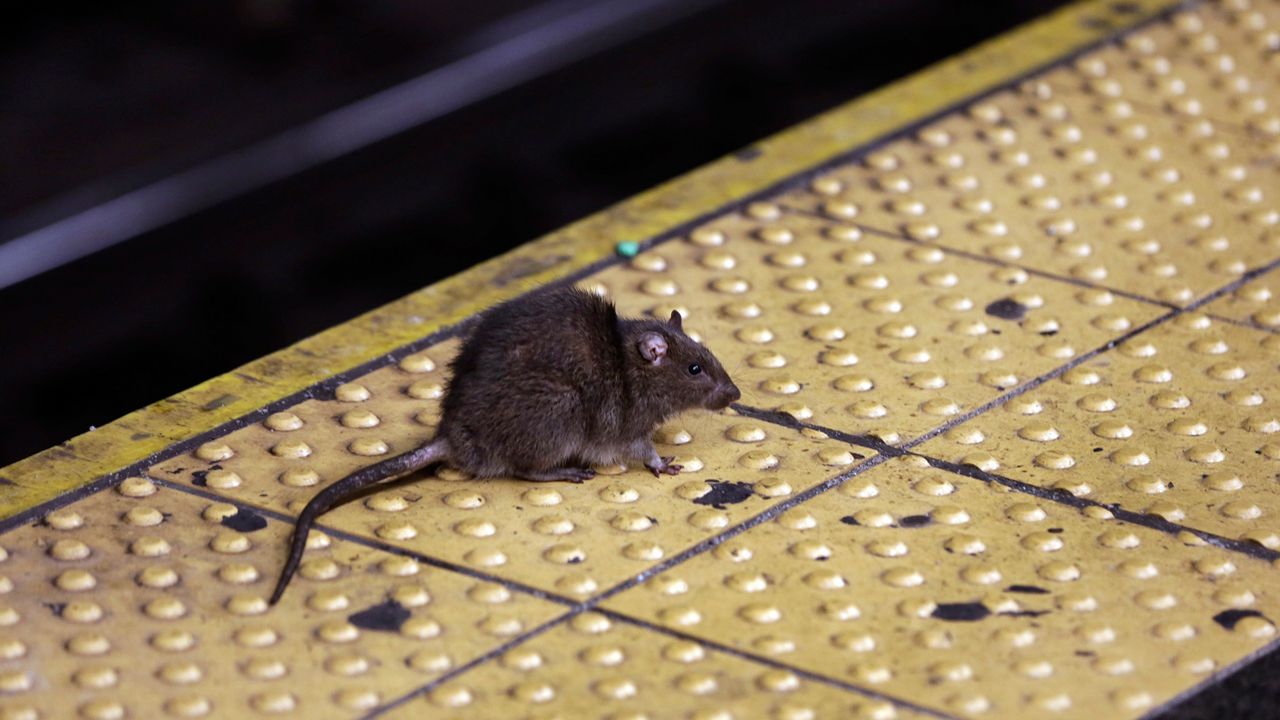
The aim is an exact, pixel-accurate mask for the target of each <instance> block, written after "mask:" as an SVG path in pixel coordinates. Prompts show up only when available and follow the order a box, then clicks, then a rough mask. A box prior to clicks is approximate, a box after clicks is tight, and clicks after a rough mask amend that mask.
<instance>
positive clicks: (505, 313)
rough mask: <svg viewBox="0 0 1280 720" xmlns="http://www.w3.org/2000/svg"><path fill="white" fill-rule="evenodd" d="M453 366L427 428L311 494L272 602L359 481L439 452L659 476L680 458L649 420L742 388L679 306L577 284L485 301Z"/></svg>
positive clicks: (483, 466) (554, 470) (455, 458)
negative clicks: (437, 415)
mask: <svg viewBox="0 0 1280 720" xmlns="http://www.w3.org/2000/svg"><path fill="white" fill-rule="evenodd" d="M694 365H696V366H697V368H698V370H699V371H698V372H692V369H693V366H694ZM450 368H451V370H452V377H451V379H450V381H449V385H448V389H447V390H446V393H445V397H444V402H443V416H442V418H441V421H440V427H439V429H438V431H437V433H436V437H435V438H434V439H433V440H431V441H430V442H428V443H426V444H425V445H423V446H421V447H418V448H415V449H414V450H411V451H410V452H407V453H404V454H402V455H398V456H396V457H393V458H390V459H388V460H384V461H382V462H380V463H377V464H376V465H371V466H369V467H366V468H363V469H361V470H358V471H356V472H355V473H352V474H351V475H348V476H347V477H345V478H343V479H342V480H339V481H338V482H336V483H333V484H332V485H330V486H328V487H326V488H325V489H324V490H322V491H321V492H320V493H318V494H317V495H316V496H315V497H314V498H312V500H311V501H310V502H309V503H307V506H306V507H305V508H304V509H303V511H302V512H301V513H300V514H299V516H298V523H297V526H296V527H295V529H294V536H293V541H292V543H291V546H290V553H289V558H288V560H287V561H286V563H285V567H284V569H283V571H282V572H281V575H280V580H279V582H278V583H277V585H276V589H275V592H274V593H273V594H272V596H271V603H272V604H274V603H275V602H276V601H277V600H279V599H280V596H281V595H282V594H283V593H284V589H285V587H286V586H287V585H288V583H289V579H290V578H291V577H292V575H293V573H294V571H295V570H296V569H297V566H298V563H299V562H300V561H301V559H302V552H303V550H304V549H305V548H306V538H307V533H308V531H309V530H310V528H311V525H312V524H313V523H314V522H315V520H316V518H318V517H319V516H320V515H322V514H324V513H325V512H327V511H329V510H330V509H332V508H333V507H335V506H336V505H338V504H340V503H341V502H342V500H343V499H344V498H347V497H350V496H351V494H352V493H354V492H356V491H358V490H360V489H361V488H364V487H366V486H368V485H371V484H373V483H376V482H379V481H381V480H385V479H387V478H390V477H394V476H396V475H403V474H405V473H407V472H411V471H413V470H418V469H420V468H423V467H425V466H427V465H432V464H435V463H439V462H446V463H448V464H449V465H451V466H453V467H455V468H457V469H459V470H462V471H464V472H466V473H468V474H471V475H473V476H475V477H499V476H514V477H518V478H521V479H524V480H535V481H544V480H568V481H573V482H581V481H582V480H585V479H588V478H590V477H592V476H594V475H595V472H594V471H593V470H591V468H590V466H591V465H602V464H610V463H614V462H618V461H620V460H624V459H637V460H642V461H643V462H644V464H645V467H647V468H649V470H650V471H651V472H653V474H654V475H655V476H656V475H659V474H662V473H667V474H672V475H674V474H676V473H678V472H679V471H680V466H678V465H672V464H670V460H671V458H663V457H659V455H658V451H657V449H656V448H654V446H653V443H652V442H651V441H650V439H649V436H650V434H651V433H652V432H653V430H654V429H655V428H656V427H657V426H658V425H659V424H660V423H662V422H663V421H664V420H666V419H667V418H669V417H671V416H673V415H675V414H677V413H679V412H681V411H683V410H689V409H693V408H706V409H710V410H719V409H722V408H724V407H727V406H728V405H729V404H730V403H732V402H734V401H735V400H737V399H738V398H739V397H740V393H739V392H738V388H737V387H736V386H735V385H734V384H733V381H732V380H731V379H730V378H729V376H728V374H727V373H726V372H725V370H724V368H723V367H721V365H720V362H719V361H718V360H716V358H715V356H714V355H712V354H711V352H710V351H708V350H707V349H706V348H704V347H702V346H701V345H699V344H698V343H696V342H694V341H693V340H692V339H691V338H689V336H687V335H685V334H684V330H683V328H682V326H681V319H680V315H679V314H678V313H675V312H673V313H672V314H671V319H670V320H669V321H667V322H661V321H658V320H643V319H626V318H619V317H618V313H617V311H616V310H615V309H614V306H613V303H611V302H609V301H608V300H605V299H604V298H601V297H598V296H596V295H592V294H590V293H586V292H582V291H580V290H576V289H572V288H566V289H551V290H542V291H538V292H535V293H532V294H530V295H528V296H525V297H523V298H518V299H516V300H512V301H509V302H507V303H504V304H502V305H499V306H497V307H495V308H493V309H491V310H489V311H488V312H486V313H485V314H484V315H483V316H482V317H481V319H480V322H479V323H478V324H477V326H476V328H475V329H474V330H473V331H472V332H471V334H470V335H469V336H468V337H467V338H466V340H464V341H463V344H462V348H461V350H459V352H458V354H457V356H455V357H454V359H453V361H452V362H451V363H450Z"/></svg>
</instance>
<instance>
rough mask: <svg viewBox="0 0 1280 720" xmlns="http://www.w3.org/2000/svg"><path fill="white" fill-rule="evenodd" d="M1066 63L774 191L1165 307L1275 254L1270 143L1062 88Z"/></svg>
mask: <svg viewBox="0 0 1280 720" xmlns="http://www.w3.org/2000/svg"><path fill="white" fill-rule="evenodd" d="M1092 57H1093V56H1092V55H1090V56H1086V59H1088V58H1092ZM1082 62H1085V61H1082ZM1070 74H1071V72H1070V71H1069V70H1063V69H1058V70H1051V71H1049V72H1047V73H1045V74H1044V75H1043V76H1041V77H1038V78H1036V79H1033V80H1030V81H1027V82H1026V83H1023V85H1022V86H1021V87H1020V88H1019V89H1017V90H1009V91H1002V92H999V93H996V94H995V95H993V96H991V97H989V98H987V99H984V100H983V101H981V102H978V103H976V104H974V105H972V106H969V107H968V108H966V109H964V110H963V111H961V112H956V113H952V114H949V115H947V116H945V117H943V118H941V119H939V120H937V121H936V122H933V123H931V124H929V125H927V126H925V127H924V128H922V129H921V130H919V131H918V132H916V133H915V134H914V135H913V136H911V137H908V138H903V139H901V140H897V141H895V142H891V143H888V144H887V145H885V146H884V147H883V148H881V149H878V150H877V151H875V152H873V153H871V154H869V155H867V156H866V157H864V158H862V159H861V160H859V161H856V162H852V163H849V164H845V165H841V166H837V167H835V168H833V169H831V170H830V171H827V172H824V173H823V174H822V175H820V176H818V177H817V178H815V179H814V180H813V181H812V182H811V183H810V185H809V187H808V188H806V189H803V190H798V191H793V192H790V193H788V194H786V195H784V196H783V197H782V198H781V199H780V201H779V202H781V203H782V204H783V205H786V206H788V207H793V208H796V209H799V210H803V211H806V212H812V213H815V214H821V215H824V216H827V217H831V218H834V219H840V220H843V221H844V222H848V223H854V224H857V225H859V226H862V227H864V228H867V229H874V230H877V231H880V232H884V233H888V234H892V235H896V236H900V237H904V238H911V239H915V240H918V241H923V242H928V243H935V244H938V245H940V246H943V247H947V248H953V249H956V250H958V251H963V252H966V253H972V254H974V255H977V256H980V257H986V258H990V259H992V260H996V261H1001V262H1007V263H1012V264H1015V265H1018V266H1021V267H1026V268H1030V269H1035V270H1039V271H1042V272H1046V273H1051V274H1053V275H1056V276H1059V277H1063V278H1069V279H1071V280H1074V281H1079V282H1085V283H1090V284H1094V285H1098V286H1102V287H1108V288H1111V289H1114V290H1118V291H1121V292H1126V293H1132V294H1135V295H1139V296H1142V297H1145V298H1147V299H1150V300H1152V301H1155V302H1161V303H1167V304H1171V305H1186V304H1188V303H1190V302H1192V301H1194V300H1196V299H1197V298H1199V297H1202V296H1204V295H1205V294H1206V293H1208V292H1210V291H1213V290H1216V289H1217V288H1219V287H1221V286H1222V285H1224V284H1226V283H1227V282H1229V281H1231V280H1232V279H1234V278H1236V277H1238V276H1240V275H1241V274H1243V273H1245V272H1246V271H1248V270H1250V269H1253V268H1258V267H1262V266H1264V265H1266V264H1267V263H1269V262H1271V261H1273V260H1275V259H1276V258H1277V257H1280V226H1278V223H1280V210H1278V209H1277V208H1278V207H1280V206H1278V205H1277V195H1276V190H1275V189H1276V188H1277V187H1280V163H1277V162H1276V156H1275V153H1274V152H1271V151H1269V150H1267V148H1266V147H1265V146H1264V145H1263V144H1262V143H1260V142H1258V141H1255V140H1253V139H1251V138H1250V137H1248V136H1245V135H1243V134H1241V133H1231V132H1225V131H1223V130H1222V129H1221V128H1220V127H1219V126H1218V125H1216V124H1215V123H1214V122H1213V121H1210V120H1208V119H1206V118H1202V117H1178V116H1174V115H1172V114H1166V115H1161V114H1157V113H1154V112H1148V111H1145V110H1143V109H1142V108H1141V107H1139V106H1136V105H1135V104H1133V103H1131V102H1129V101H1127V100H1123V99H1113V98H1106V97H1103V98H1095V97H1093V96H1091V95H1087V94H1079V93H1071V92H1061V91H1059V89H1058V87H1057V86H1058V85H1059V84H1060V83H1061V82H1062V81H1061V80H1060V79H1061V76H1063V75H1070Z"/></svg>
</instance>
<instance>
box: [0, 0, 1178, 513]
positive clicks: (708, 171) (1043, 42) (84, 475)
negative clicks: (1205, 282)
mask: <svg viewBox="0 0 1280 720" xmlns="http://www.w3.org/2000/svg"><path fill="white" fill-rule="evenodd" d="M1173 4H1175V3H1171V2H1168V1H1167V0H1138V1H1136V2H1130V3H1127V4H1126V7H1127V8H1129V9H1130V12H1125V13H1121V12H1117V11H1116V10H1115V8H1114V7H1113V6H1114V5H1115V3H1112V2H1107V1H1104V0H1089V1H1086V2H1080V3H1077V4H1074V5H1071V6H1069V7H1067V8H1065V9H1063V10H1062V11H1059V12H1057V13H1055V14H1053V15H1050V16H1047V17H1045V18H1043V19H1041V20H1038V21H1035V22H1032V23H1030V24H1028V25H1027V26H1025V27H1023V28H1021V29H1019V30H1018V31H1016V32H1014V33H1010V34H1008V35H1005V36H1002V37H1000V38H997V39H995V40H992V41H990V42H987V43H985V44H983V45H980V46H978V47H976V48H974V49H972V50H970V51H968V52H966V53H963V54H961V55H958V56H956V57H954V58H952V59H949V60H947V61H944V62H942V63H940V64H938V65H936V66H934V67H932V68H929V69H928V70H926V71H924V72H922V73H919V74H917V75H914V76H912V77H909V78H907V79H905V80H903V81H901V82H898V83H896V84H893V85H891V86H889V87H887V88H885V89H883V90H880V91H877V92H874V93H872V94H870V95H867V96H865V97H863V98H861V99H859V100H856V101H853V102H851V103H849V104H847V105H844V106H841V107H839V108H837V109H835V110H833V111H831V112H829V113H826V114H824V115H820V116H818V117H816V118H814V119H813V120H810V121H808V122H806V123H804V124H802V125H800V126H798V127H796V128H793V129H791V130H787V131H785V132H783V133H781V134H779V135H777V136H775V137H772V138H769V139H767V140H764V141H762V142H760V143H758V144H757V145H756V147H757V148H758V149H759V150H760V151H761V154H760V155H759V156H758V157H756V158H755V159H754V160H752V161H750V162H744V161H741V160H738V159H736V158H733V157H728V158H725V159H722V160H719V161H716V162H714V163H712V164H710V165H708V166H706V167H704V168H701V169H699V170H696V171H694V172H692V173H690V174H688V175H686V176H683V177H680V178H677V179H675V180H673V181H671V182H669V183H666V184H664V185H661V186H659V187H657V188H655V189H653V190H650V191H648V192H645V193H642V194H640V195H637V196H636V197H634V198H632V199H630V200H627V201H625V202H623V203H620V204H619V205H616V206H614V207H611V208H609V209H607V210H604V211H602V212H600V213H598V214H596V215H593V216H591V217H588V218H586V219H584V220H581V221H579V222H576V223H574V224H572V225H569V226H568V227H566V228H564V229H562V230H560V231H558V232H555V233H552V234H550V235H548V236H546V237H543V238H541V239H539V240H536V241H534V242H531V243H528V244H526V245H524V246H522V247H520V248H518V249H516V250H514V251H512V252H510V253H507V254H505V255H502V256H500V257H497V258H494V259H493V260H490V261H488V262H486V263H482V264H481V265H478V266H476V267H475V268H472V269H470V270H468V271H467V272H464V273H461V274H459V275H457V276H454V277H452V278H449V279H447V280H444V281H441V282H439V283H436V284H434V285H431V286H430V287H427V288H424V289H423V290H420V291H418V292H416V293H413V294H411V295H409V296H407V297H405V298H402V299H400V300H397V301H395V302H393V303H390V304H388V305H386V306H384V307H382V308H379V309H377V310H374V311H372V312H370V313H368V314H365V315H362V316H360V317H358V318H355V319H353V320H351V321H349V322H347V323H344V324H342V325H340V326H337V327H334V328H331V329H329V330H326V331H324V332H322V333H319V334H317V335H315V336H313V337H310V338H307V339H305V340H302V341H300V342H298V343H296V344H295V345H292V346H290V347H288V348H285V349H284V350H281V351H279V352H277V353H274V354H272V355H269V356H267V357H265V358H262V359H260V360H256V361H254V362H251V363H249V364H247V365H245V366H243V367H241V368H238V369H236V370H234V371H232V372H229V373H227V374H225V375H221V376H219V377H216V378H213V379H211V380H209V381H207V382H205V383H202V384H200V385H197V386H196V387H193V388H191V389H189V390H186V391H184V392H181V393H179V394H177V395H174V396H173V397H170V398H167V399H165V400H161V401H159V402H157V403H154V404H152V405H149V406H147V407H145V408H143V409H141V410H138V411H135V412H133V413H130V414H128V415H126V416H124V417H122V418H119V419H118V420H115V421H114V422H112V423H110V424H108V425H105V426H102V427H99V428H97V429H96V430H94V431H92V432H88V433H85V434H83V435H79V436H77V437H74V438H72V439H70V440H68V441H67V442H65V443H63V444H61V445H59V446H57V447H55V448H51V449H49V450H46V451H44V452H41V453H38V454H36V455H33V456H31V457H29V458H26V459H24V460H21V461H18V462H16V463H14V464H12V465H10V466H8V467H5V468H4V469H2V470H0V478H3V479H4V480H5V481H7V482H6V484H5V485H4V486H3V487H4V492H3V493H2V494H0V517H8V516H11V515H13V514H15V513H18V512H21V511H23V510H25V509H27V508H30V507H32V506H34V505H38V504H39V503H41V502H44V501H47V500H50V499H52V498H55V497H57V496H58V495H60V494H62V493H64V492H67V491H70V490H73V489H75V488H78V487H81V486H83V485H86V484H88V483H90V482H92V481H93V480H95V479H96V478H99V477H102V476H103V475H106V474H109V473H112V472H116V471H119V470H121V469H123V468H126V467H128V466H130V465H132V464H134V463H138V462H140V461H142V460H144V459H146V458H147V457H148V456H150V455H152V454H154V453H157V452H160V451H162V450H164V448H166V447H168V446H169V445H171V444H172V443H175V442H179V441H182V440H186V439H189V438H192V437H195V436H197V435H199V434H201V433H203V432H207V431H209V430H211V429H213V428H215V427H217V426H219V425H221V424H223V423H225V422H227V421H229V420H232V419H234V418H236V417H240V416H242V415H244V414H246V413H248V412H251V411H253V410H255V409H257V408H260V407H262V406H264V405H266V404H269V403H270V402H272V401H273V400H276V399H279V398H282V397H286V396H288V395H290V394H292V393H294V392H297V391H299V390H301V389H303V388H305V387H307V386H309V385H311V384H313V383H316V382H318V381H320V380H323V379H325V378H327V377H330V376H332V375H334V374H335V373H338V372H341V371H343V370H346V369H348V368H352V367H355V366H358V365H360V364H362V363H364V362H367V361H369V360H370V359H372V358H375V357H377V356H379V355H382V354H384V353H386V352H387V351H389V350H392V349H394V348H396V347H399V346H401V345H404V344H405V343H408V342H411V341H413V340H415V339H418V338H420V337H422V336H424V335H427V334H429V333H431V332H432V331H433V330H436V329H438V328H441V327H445V326H448V325H450V324H453V323H456V322H458V321H460V320H462V319H464V318H466V317H468V316H470V315H472V314H474V313H475V312H477V311H479V310H481V309H483V308H485V307H487V306H489V305H492V304H494V303H496V302H498V301H501V300H503V299H505V298H509V297H512V296H514V295H516V294H518V293H520V292H523V291H525V290H528V289H530V288H532V287H535V286H537V285H539V284H541V283H545V282H548V281H551V280H554V279H556V278H559V277H564V276H565V275H567V274H569V273H571V272H572V271H574V270H575V269H577V268H581V267H584V266H586V265H588V264H590V263H592V262H595V261H598V260H600V259H602V258H606V257H608V256H609V255H610V254H611V253H612V249H613V246H614V244H615V243H616V242H618V241H621V240H644V239H648V238H652V237H654V236H656V235H659V234H661V233H663V232H665V231H667V230H670V229H672V228H674V227H677V226H679V225H681V224H683V223H686V222H689V221H690V220H693V219H695V218H698V217H700V216H702V215H704V214H706V213H709V212H711V211H712V210H714V209H716V208H718V207H721V206H723V205H724V204H726V203H730V202H733V201H734V200H737V199H740V198H743V197H746V196H748V195H750V194H752V193H755V192H758V191H760V190H762V189H764V188H766V187H769V186H770V185H772V184H774V183H777V182H779V181H780V180H783V179H785V178H788V177H790V176H791V175H793V174H795V173H797V172H800V171H803V170H805V169H807V168H809V167H811V166H813V165H815V164H817V163H820V162H822V161H824V160H827V159H829V158H831V157H834V156H837V155H839V154H841V153H844V152H847V151H849V150H851V149H853V148H856V147H858V146H860V145H863V144H865V143H867V142H869V141H871V140H874V139H876V138H878V137H881V136H882V135H884V134H885V133H888V132H891V131H893V130H894V129H896V128H899V127H901V126H903V125H905V124H908V123H911V122H914V121H917V120H920V119H922V118H925V117H927V116H930V115H932V114H934V113H936V112H939V111H940V110H943V109H945V108H947V107H948V106H950V105H951V104H954V103H956V102H958V101H960V100H962V99H964V98H967V97H970V96H972V95H973V94H975V93H978V92H981V91H982V90H984V89H986V88H989V87H992V86H994V85H996V84H999V83H1001V82H1005V81H1007V80H1008V79H1010V78H1012V77H1016V76H1018V75H1019V74H1021V73H1024V72H1027V71H1029V70H1031V69H1033V68H1036V67H1039V66H1041V65H1043V64H1045V63H1047V62H1050V61H1052V60H1054V59H1055V58H1058V57H1060V56H1062V55H1063V54H1066V53H1070V52H1073V51H1075V50H1077V49H1079V48H1081V47H1084V46H1086V45H1088V44H1090V43H1093V42H1096V41H1098V40H1099V39H1102V38H1104V37H1107V36H1108V35H1110V34H1112V33H1114V32H1116V31H1117V30H1118V29H1121V28H1123V27H1125V26H1126V25H1130V24H1133V23H1137V22H1140V21H1142V20H1144V19H1146V18H1148V17H1150V16H1152V15H1153V14H1155V13H1157V12H1159V11H1161V10H1163V9H1165V8H1167V7H1169V6H1171V5H1173Z"/></svg>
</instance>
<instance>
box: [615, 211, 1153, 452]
mask: <svg viewBox="0 0 1280 720" xmlns="http://www.w3.org/2000/svg"><path fill="white" fill-rule="evenodd" d="M593 280H595V281H596V282H598V283H599V284H600V285H602V286H603V287H605V288H607V289H608V290H609V291H610V292H611V293H612V294H614V295H616V296H618V300H619V302H620V304H621V305H623V306H625V307H630V308H631V309H632V311H633V312H642V311H647V312H652V313H654V314H655V315H658V314H661V313H665V312H668V310H667V309H668V308H671V307H679V308H680V309H681V310H682V311H687V313H688V321H687V325H688V326H689V327H690V328H691V329H694V330H696V331H698V332H699V333H701V335H702V337H703V338H704V340H705V341H706V342H707V343H708V344H709V346H710V347H712V348H713V349H715V350H716V352H717V353H718V354H719V356H720V359H721V361H722V362H723V363H724V365H725V367H726V368H728V369H729V370H730V372H731V373H733V374H734V376H735V377H736V378H737V379H738V380H739V382H738V384H739V386H740V387H741V388H742V389H743V393H744V395H743V403H744V404H747V405H752V406H755V407H761V408H767V409H781V410H783V411H785V412H789V413H791V414H793V415H795V416H796V417H798V418H801V419H806V420H808V419H812V421H813V422H815V423H817V424H821V425H826V426H828V427H837V428H839V429H841V430H845V431H849V432H855V433H862V434H869V435H875V436H877V437H879V438H882V439H884V440H886V441H888V442H892V443H896V442H899V441H902V440H909V439H911V438H914V437H917V436H919V435H921V434H923V433H925V432H927V431H929V430H931V429H933V428H935V427H937V426H939V425H942V424H943V423H945V422H947V421H949V420H952V419H953V418H955V417H956V416H958V415H962V414H963V413H965V412H968V411H971V410H973V409H975V408H977V407H979V406H981V405H982V404H984V403H986V402H989V401H991V400H993V399H995V398H996V397H998V396H999V395H1000V394H1001V393H1002V392H1004V391H1005V390H1008V389H1010V388H1012V387H1015V386H1016V385H1018V384H1020V383H1023V382H1026V381H1027V380H1030V379H1032V378H1034V377H1036V376H1037V375H1040V374H1042V373H1046V372H1049V371H1050V370H1052V369H1053V368H1055V367H1058V366H1059V365H1061V364H1062V363H1064V362H1067V361H1069V360H1071V359H1072V358H1074V357H1077V356H1079V355H1082V354H1084V353H1086V352H1088V351H1091V350H1093V349H1095V348H1097V347H1099V346H1101V345H1103V344H1104V343H1106V342H1108V341H1110V340H1112V339H1114V338H1117V337H1119V336H1121V335H1123V334H1124V333H1125V332H1127V331H1129V330H1132V329H1133V328H1135V327H1138V326H1139V325H1142V324H1143V323H1145V322H1147V321H1149V320H1152V319H1154V318H1156V317H1158V316H1159V315H1162V314H1164V313H1165V312H1166V309H1165V308H1163V307H1160V306H1156V305H1151V304H1148V303H1142V302H1138V301H1134V300H1129V299H1126V298H1122V297H1117V296H1116V295H1114V294H1113V293H1110V292H1107V291H1105V290H1097V289H1093V288H1088V287H1076V286H1073V285H1069V284H1065V283H1061V282H1056V281H1051V280H1046V279H1043V278H1040V277H1036V276H1033V275H1030V274H1029V273H1027V272H1025V271H1023V270H1020V269H1018V268H1010V267H999V266H995V265H992V264H990V263H986V262H981V261H978V260H971V259H967V258H964V257H957V256H954V255H950V254H948V253H946V252H944V251H942V250H940V249H938V248H936V247H927V246H913V245H912V244H910V243H904V242H901V241H898V240H891V239H886V238H883V237H878V236H875V235H872V234H870V233H865V232H861V231H859V230H858V228H857V227H855V226H852V225H849V224H847V223H839V222H834V221H830V220H823V219H820V218H815V217H810V216H807V215H803V214H799V213H795V212H788V211H786V210H785V209H784V208H783V207H782V206H780V205H778V204H773V203H764V202H761V203H756V204H754V205H751V206H749V207H748V208H747V209H746V210H745V211H744V212H743V213H735V214H730V215H726V216H724V217H721V218H718V219H716V220H714V221H712V222H710V223H708V224H706V225H704V226H702V227H700V228H698V229H697V230H695V231H693V232H692V233H691V234H690V235H689V236H688V237H687V238H686V240H685V242H681V243H668V244H666V245H664V246H662V247H660V248H658V249H656V250H655V251H653V252H651V253H646V254H645V255H643V256H641V257H639V258H637V259H636V260H635V261H633V262H632V263H630V265H629V266H619V267H615V268H611V269H609V270H606V271H604V272H602V273H600V274H598V275H596V276H595V277H594V278H593Z"/></svg>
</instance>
